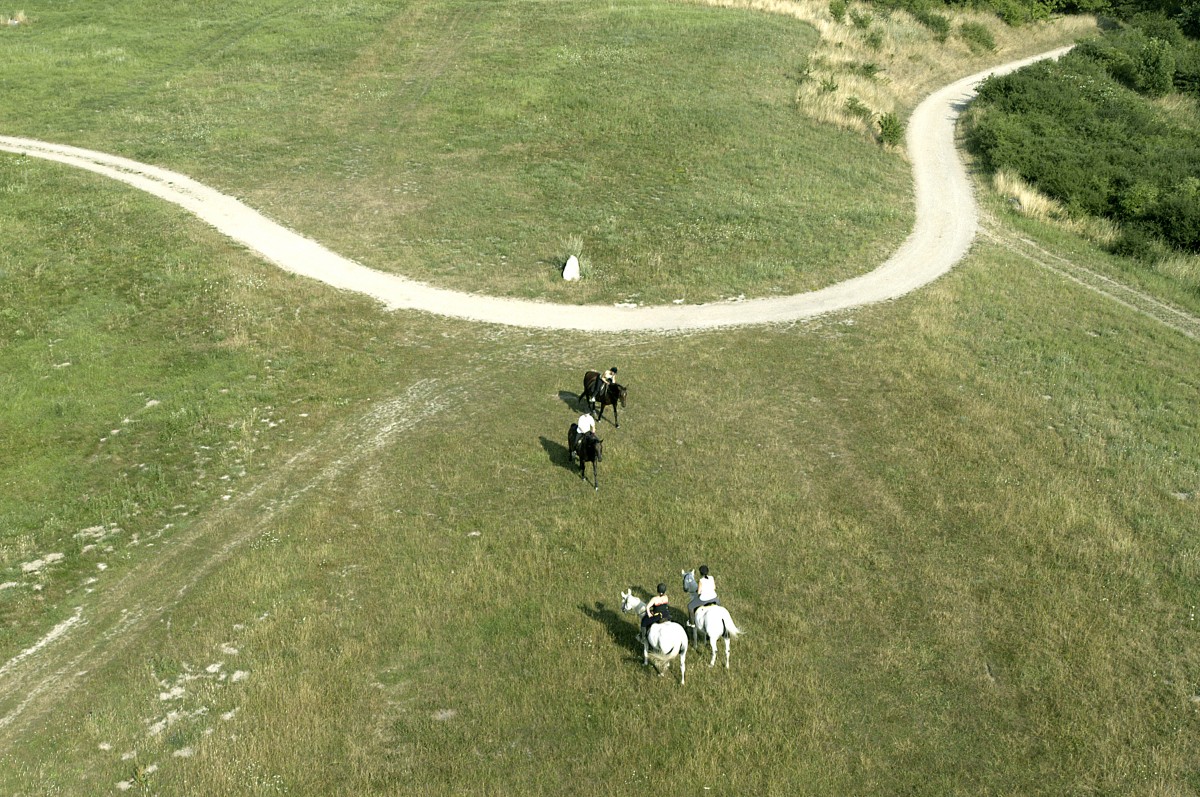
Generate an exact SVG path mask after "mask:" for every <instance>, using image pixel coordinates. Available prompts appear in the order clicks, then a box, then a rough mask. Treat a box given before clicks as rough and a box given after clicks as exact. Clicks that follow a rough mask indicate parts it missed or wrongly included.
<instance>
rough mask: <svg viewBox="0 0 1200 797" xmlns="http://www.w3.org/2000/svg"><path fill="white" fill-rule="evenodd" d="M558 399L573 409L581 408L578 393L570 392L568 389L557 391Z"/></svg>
mask: <svg viewBox="0 0 1200 797" xmlns="http://www.w3.org/2000/svg"><path fill="white" fill-rule="evenodd" d="M558 400H559V401H561V402H562V403H563V404H566V405H567V406H568V407H570V408H571V409H573V410H578V409H582V408H583V407H582V403H581V402H580V401H579V394H578V393H572V392H571V391H570V390H560V391H558Z"/></svg>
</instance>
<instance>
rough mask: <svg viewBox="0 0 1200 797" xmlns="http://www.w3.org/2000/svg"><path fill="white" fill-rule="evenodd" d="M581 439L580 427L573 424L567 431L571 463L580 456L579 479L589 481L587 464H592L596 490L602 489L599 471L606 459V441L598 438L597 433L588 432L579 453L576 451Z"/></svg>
mask: <svg viewBox="0 0 1200 797" xmlns="http://www.w3.org/2000/svg"><path fill="white" fill-rule="evenodd" d="M578 439H579V425H578V424H574V423H573V424H571V428H570V429H568V430H567V453H568V455H569V456H570V457H571V461H572V462H574V461H575V457H576V454H577V453H578V456H579V478H581V479H583V480H584V481H587V464H588V463H589V462H590V463H592V481H593V482H595V486H596V489H597V490H599V489H600V473H599V471H598V470H597V468H598V464H597V463H599V462H600V460H602V459H604V441H603V440H601V439H600V438H599V437H596V434H595V432H588V433H587V434H586V435H584V436H583V444H582V445H581V446H580V447H579V451H578V452H576V451H575V442H576V441H577V440H578Z"/></svg>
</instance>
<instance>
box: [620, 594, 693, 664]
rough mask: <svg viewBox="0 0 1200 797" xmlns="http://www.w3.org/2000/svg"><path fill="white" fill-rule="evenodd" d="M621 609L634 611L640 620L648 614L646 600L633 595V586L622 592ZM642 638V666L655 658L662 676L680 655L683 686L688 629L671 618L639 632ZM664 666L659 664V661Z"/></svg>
mask: <svg viewBox="0 0 1200 797" xmlns="http://www.w3.org/2000/svg"><path fill="white" fill-rule="evenodd" d="M621 611H623V612H634V613H635V614H637V616H638V620H639V622H640V621H641V618H642V617H643V616H644V615H645V614H646V602H645V601H643V600H641V599H640V598H636V597H634V595H633V587H630V588H629V589H627V590H626V591H624V592H622V593H621ZM638 637H639V638H640V639H641V640H642V666H645V665H647V664H649V663H650V659H651V658H653V659H654V660H655V662H654V668H655V669H656V670H658V674H659V675H660V676H662V675H665V674H666V672H667V670H669V669H670V668H671V659H673V658H675V657H676V656H678V657H679V685H680V686H683V684H684V679H685V678H686V677H687V650H688V640H687V631H684V630H683V626H681V625H680V624H679V623H675V622H671V621H670V620H667V621H664V622H661V623H655V624H654V625H652V626H650V628H649V629H646V630H645V631H643V632H641V633H639V634H638ZM660 662H661V663H662V666H661V667H660V666H659V663H660Z"/></svg>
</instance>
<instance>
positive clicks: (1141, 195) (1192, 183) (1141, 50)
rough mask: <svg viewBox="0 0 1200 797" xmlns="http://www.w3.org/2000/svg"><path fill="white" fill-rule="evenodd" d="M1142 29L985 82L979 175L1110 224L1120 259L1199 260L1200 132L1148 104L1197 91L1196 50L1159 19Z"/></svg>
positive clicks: (975, 141) (970, 124)
mask: <svg viewBox="0 0 1200 797" xmlns="http://www.w3.org/2000/svg"><path fill="white" fill-rule="evenodd" d="M1146 22H1147V24H1143V25H1141V26H1135V25H1128V26H1122V27H1121V28H1119V29H1117V30H1115V31H1113V32H1112V33H1111V34H1109V35H1106V36H1104V37H1103V38H1101V39H1097V40H1095V41H1089V42H1086V43H1084V44H1082V45H1081V46H1079V47H1077V48H1076V49H1075V51H1073V52H1072V53H1070V54H1069V55H1067V56H1066V57H1064V58H1062V59H1061V60H1060V61H1058V62H1040V63H1038V64H1035V65H1033V66H1030V67H1027V68H1026V69H1023V70H1021V71H1019V72H1016V73H1013V74H1010V75H1006V76H1002V77H993V78H991V79H989V80H988V81H986V82H985V83H984V85H983V86H982V87H981V88H980V92H979V96H978V98H977V100H976V102H975V104H974V106H973V108H972V110H971V112H970V113H969V114H968V118H967V124H966V127H967V141H968V144H969V145H970V146H971V147H972V148H973V149H974V151H975V152H976V153H977V154H978V156H979V157H980V159H981V161H982V163H983V164H984V165H985V167H986V168H989V169H991V170H993V171H995V170H999V169H1008V170H1010V171H1012V172H1015V173H1017V174H1019V175H1020V176H1021V177H1022V178H1024V179H1025V180H1027V181H1028V182H1029V183H1031V184H1032V185H1034V186H1035V187H1036V188H1037V189H1038V190H1039V191H1041V192H1043V193H1044V194H1046V195H1048V196H1050V197H1052V198H1054V199H1056V200H1058V201H1059V202H1061V203H1062V204H1063V205H1064V206H1066V207H1067V208H1068V210H1069V211H1070V212H1071V213H1073V214H1087V215H1093V216H1102V217H1107V218H1110V219H1112V220H1114V221H1116V222H1117V223H1118V224H1119V225H1120V226H1121V229H1122V238H1121V240H1120V242H1119V243H1118V245H1117V246H1116V250H1117V251H1119V252H1121V253H1123V254H1130V255H1136V256H1139V257H1152V256H1157V255H1159V254H1161V251H1160V250H1161V249H1162V246H1163V245H1164V244H1165V245H1167V246H1170V247H1174V248H1176V249H1180V250H1183V251H1187V252H1193V253H1200V136H1198V135H1197V131H1196V130H1195V129H1194V128H1188V127H1185V126H1183V124H1182V123H1180V122H1177V121H1171V120H1169V119H1168V118H1167V117H1166V116H1165V115H1164V114H1163V113H1161V112H1160V111H1159V110H1158V108H1157V107H1156V106H1155V105H1154V104H1153V103H1152V102H1151V101H1150V98H1152V97H1158V96H1162V95H1163V94H1167V93H1169V92H1172V91H1176V90H1179V89H1180V87H1182V88H1183V89H1184V90H1189V91H1190V90H1194V86H1196V85H1197V84H1200V76H1197V73H1196V72H1195V70H1194V69H1193V66H1192V65H1194V64H1196V63H1197V62H1198V61H1200V57H1198V56H1197V53H1196V47H1197V44H1196V42H1194V41H1190V40H1188V39H1187V38H1186V37H1184V36H1183V35H1182V32H1181V30H1180V28H1179V27H1178V25H1177V24H1176V23H1174V22H1172V21H1171V20H1168V19H1167V18H1165V17H1163V16H1162V15H1153V16H1152V17H1151V18H1148V19H1147V20H1146ZM1163 25H1165V27H1164V28H1163V29H1162V30H1156V29H1155V26H1163Z"/></svg>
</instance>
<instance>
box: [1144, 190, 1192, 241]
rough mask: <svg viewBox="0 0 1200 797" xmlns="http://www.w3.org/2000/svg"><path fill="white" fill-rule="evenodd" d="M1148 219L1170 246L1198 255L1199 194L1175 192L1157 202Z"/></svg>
mask: <svg viewBox="0 0 1200 797" xmlns="http://www.w3.org/2000/svg"><path fill="white" fill-rule="evenodd" d="M1149 219H1150V221H1151V222H1152V223H1153V224H1154V226H1155V227H1157V228H1158V229H1159V230H1161V231H1162V235H1163V238H1165V239H1166V241H1167V243H1169V244H1171V246H1174V247H1175V248H1176V249H1181V250H1183V251H1185V252H1193V253H1200V192H1197V193H1192V194H1191V195H1189V194H1188V193H1187V192H1184V191H1175V192H1174V193H1172V194H1170V195H1169V196H1166V197H1164V198H1163V199H1161V200H1160V201H1159V203H1158V205H1156V206H1155V208H1154V210H1153V211H1152V212H1151V213H1150V214H1149Z"/></svg>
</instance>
